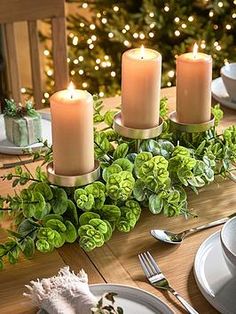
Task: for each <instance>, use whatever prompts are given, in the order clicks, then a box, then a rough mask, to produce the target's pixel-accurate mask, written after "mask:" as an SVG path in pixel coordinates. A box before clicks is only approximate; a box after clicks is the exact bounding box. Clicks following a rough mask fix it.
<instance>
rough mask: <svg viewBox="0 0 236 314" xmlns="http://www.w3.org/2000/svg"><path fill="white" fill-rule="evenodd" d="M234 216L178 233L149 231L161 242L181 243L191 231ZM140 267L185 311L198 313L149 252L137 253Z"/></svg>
mask: <svg viewBox="0 0 236 314" xmlns="http://www.w3.org/2000/svg"><path fill="white" fill-rule="evenodd" d="M234 217H236V213H233V214H231V215H229V216H227V217H225V218H222V219H218V220H215V221H212V222H210V223H207V224H204V225H201V226H197V227H195V228H191V229H188V230H184V231H182V232H179V233H173V232H170V231H168V230H161V229H153V230H151V231H150V233H151V235H152V236H153V237H154V238H155V239H156V240H159V241H161V242H165V243H168V244H174V245H176V244H181V243H182V242H183V240H184V238H185V237H186V236H189V235H191V234H193V233H196V232H199V231H202V230H205V229H208V228H212V227H214V226H218V225H221V224H224V223H226V222H227V221H229V220H230V219H232V218H234ZM138 258H139V261H140V264H141V267H142V269H143V272H144V274H145V276H146V278H147V280H148V282H149V283H150V284H151V285H152V286H154V287H155V288H157V289H161V290H165V291H168V292H170V293H171V294H173V295H174V296H175V297H176V298H177V299H178V300H179V302H180V303H181V304H182V305H183V307H184V308H185V310H186V311H187V313H190V314H198V312H197V311H196V310H195V309H194V308H193V307H192V306H191V305H190V304H189V303H188V302H187V301H186V300H184V299H183V298H182V297H181V296H180V295H179V294H178V292H176V290H175V289H173V288H172V286H171V285H170V284H169V282H168V280H167V278H166V277H165V275H164V274H163V273H162V271H161V269H160V267H159V266H158V264H157V262H156V261H155V260H154V258H153V256H152V255H151V253H150V252H148V251H147V252H143V253H140V254H139V255H138Z"/></svg>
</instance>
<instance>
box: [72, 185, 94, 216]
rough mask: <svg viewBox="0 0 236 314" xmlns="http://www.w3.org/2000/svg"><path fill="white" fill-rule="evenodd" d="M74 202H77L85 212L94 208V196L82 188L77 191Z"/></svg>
mask: <svg viewBox="0 0 236 314" xmlns="http://www.w3.org/2000/svg"><path fill="white" fill-rule="evenodd" d="M74 200H75V201H76V204H77V206H78V207H79V208H80V209H82V210H84V211H90V210H91V209H92V208H93V206H94V196H93V194H92V193H90V191H89V192H87V191H86V190H85V189H82V188H79V189H76V190H75V192H74Z"/></svg>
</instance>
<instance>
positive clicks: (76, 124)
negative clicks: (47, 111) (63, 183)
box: [50, 89, 94, 176]
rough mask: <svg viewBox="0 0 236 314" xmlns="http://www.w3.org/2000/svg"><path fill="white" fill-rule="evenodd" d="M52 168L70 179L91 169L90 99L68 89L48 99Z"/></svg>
mask: <svg viewBox="0 0 236 314" xmlns="http://www.w3.org/2000/svg"><path fill="white" fill-rule="evenodd" d="M50 107H51V115H52V142H53V165H54V171H55V173H56V174H58V175H65V176H73V175H81V174H85V173H88V172H90V171H92V170H93V169H94V144H93V143H94V141H93V97H92V95H91V94H90V93H88V92H87V91H84V90H78V89H74V90H73V89H68V90H62V91H59V92H56V93H55V94H53V95H52V96H51V98H50Z"/></svg>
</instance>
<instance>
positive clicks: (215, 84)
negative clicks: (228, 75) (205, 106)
mask: <svg viewBox="0 0 236 314" xmlns="http://www.w3.org/2000/svg"><path fill="white" fill-rule="evenodd" d="M211 92H212V96H213V97H214V98H215V100H217V101H219V103H221V104H222V105H224V106H225V107H228V108H231V109H236V102H232V101H231V99H230V97H229V95H228V93H227V91H226V89H225V85H224V83H223V80H222V78H221V77H218V78H217V79H215V80H213V81H212V83H211Z"/></svg>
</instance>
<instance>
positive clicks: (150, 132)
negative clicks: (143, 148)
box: [113, 112, 164, 152]
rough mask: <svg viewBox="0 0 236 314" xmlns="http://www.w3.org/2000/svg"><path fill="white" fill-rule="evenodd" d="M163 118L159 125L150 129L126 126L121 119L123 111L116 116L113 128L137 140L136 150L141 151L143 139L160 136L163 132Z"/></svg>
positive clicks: (122, 134)
mask: <svg viewBox="0 0 236 314" xmlns="http://www.w3.org/2000/svg"><path fill="white" fill-rule="evenodd" d="M163 122H164V121H163V119H162V118H160V119H159V125H157V126H155V127H153V128H150V129H134V128H129V127H126V126H124V125H123V124H122V121H121V112H118V113H117V114H116V115H115V116H114V122H113V129H114V130H115V131H116V132H117V133H118V134H120V135H121V136H123V137H127V138H130V139H134V140H136V142H135V143H136V151H137V152H138V151H139V148H140V144H141V140H147V139H150V138H155V137H158V136H159V135H160V134H161V133H162V129H163Z"/></svg>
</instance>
